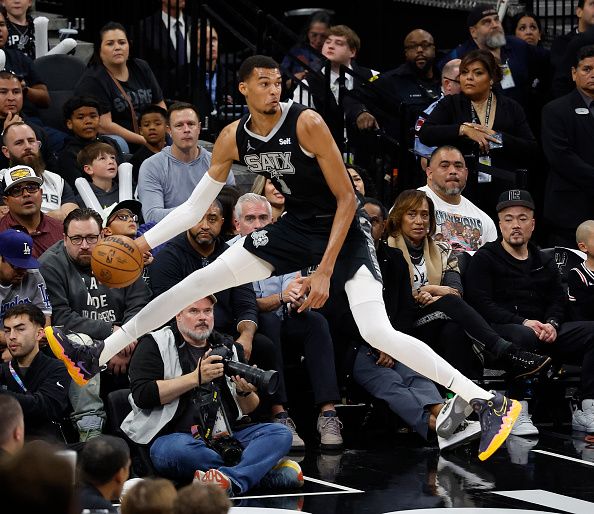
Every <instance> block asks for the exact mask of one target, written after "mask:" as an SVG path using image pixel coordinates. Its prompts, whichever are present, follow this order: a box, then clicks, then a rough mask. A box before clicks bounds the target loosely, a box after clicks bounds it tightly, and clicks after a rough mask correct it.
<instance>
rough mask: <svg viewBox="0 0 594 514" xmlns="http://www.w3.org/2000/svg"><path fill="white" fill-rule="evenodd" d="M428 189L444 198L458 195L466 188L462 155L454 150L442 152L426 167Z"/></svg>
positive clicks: (465, 170) (466, 176) (466, 172)
mask: <svg viewBox="0 0 594 514" xmlns="http://www.w3.org/2000/svg"><path fill="white" fill-rule="evenodd" d="M426 171H427V182H428V184H429V187H430V188H431V189H433V190H435V191H437V192H438V193H442V194H444V195H446V196H457V195H459V194H460V193H461V192H462V191H463V190H464V187H465V186H466V179H467V178H468V169H466V164H465V163H464V158H463V157H462V154H461V153H460V152H458V151H456V150H442V151H441V152H439V153H438V154H437V155H435V156H434V157H433V160H432V162H431V163H430V164H429V166H427V170H426Z"/></svg>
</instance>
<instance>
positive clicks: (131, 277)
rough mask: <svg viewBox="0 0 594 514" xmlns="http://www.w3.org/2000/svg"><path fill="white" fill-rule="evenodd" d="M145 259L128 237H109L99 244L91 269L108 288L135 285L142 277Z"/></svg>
mask: <svg viewBox="0 0 594 514" xmlns="http://www.w3.org/2000/svg"><path fill="white" fill-rule="evenodd" d="M143 262H144V261H143V258H142V254H141V253H140V250H139V249H138V247H137V246H136V243H135V242H134V241H133V240H132V239H130V238H129V237H126V236H109V237H106V238H105V239H104V240H103V241H101V242H99V243H98V244H97V246H95V248H94V249H93V253H92V255H91V269H92V270H93V274H94V275H95V276H96V277H97V280H99V282H101V283H102V284H105V285H106V286H108V287H113V288H120V287H126V286H129V285H130V284H133V283H134V282H135V281H136V280H138V278H139V277H140V275H142V269H143V267H144V265H143Z"/></svg>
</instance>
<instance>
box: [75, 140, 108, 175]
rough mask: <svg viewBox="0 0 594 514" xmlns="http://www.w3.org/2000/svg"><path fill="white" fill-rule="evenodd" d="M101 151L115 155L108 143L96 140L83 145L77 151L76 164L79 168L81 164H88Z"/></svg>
mask: <svg viewBox="0 0 594 514" xmlns="http://www.w3.org/2000/svg"><path fill="white" fill-rule="evenodd" d="M102 153H106V154H107V155H113V156H116V155H117V152H116V150H115V148H114V147H113V146H111V145H110V144H109V143H104V142H103V141H97V142H95V143H91V144H90V145H87V146H85V147H84V148H83V149H82V150H81V151H80V152H78V155H77V156H76V162H78V165H79V166H80V167H81V168H82V167H83V166H88V165H89V164H92V162H93V161H94V160H95V159H96V158H97V157H99V156H100V155H101V154H102Z"/></svg>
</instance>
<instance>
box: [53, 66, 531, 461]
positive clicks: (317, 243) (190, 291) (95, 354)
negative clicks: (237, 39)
mask: <svg viewBox="0 0 594 514" xmlns="http://www.w3.org/2000/svg"><path fill="white" fill-rule="evenodd" d="M239 80H240V83H239V90H240V92H241V93H242V94H243V95H244V96H245V99H246V102H247V106H248V108H249V114H248V115H245V116H244V117H243V118H241V119H240V120H238V121H236V122H233V123H231V124H230V125H228V126H227V127H225V128H224V129H223V130H222V132H221V134H220V135H219V137H218V139H217V141H216V143H215V146H214V149H213V153H212V164H211V167H210V170H209V171H208V173H207V174H206V175H205V176H204V178H203V179H202V180H201V181H200V183H199V184H198V185H197V186H196V188H195V189H194V191H193V192H192V194H191V196H190V198H189V199H188V200H187V201H186V202H185V203H184V204H182V205H180V206H179V207H178V208H177V209H175V210H174V211H172V212H171V213H169V214H168V215H167V216H166V217H165V218H164V219H163V220H162V221H161V222H160V223H158V224H157V225H156V226H155V227H153V228H152V229H151V230H149V231H148V232H146V233H145V234H144V236H142V237H140V238H138V239H137V240H136V242H137V244H138V248H139V250H140V251H141V252H145V251H148V250H149V249H150V248H154V247H155V246H157V245H160V244H162V243H163V242H165V241H167V240H168V239H170V238H172V237H174V236H175V235H177V234H178V233H180V232H182V231H184V230H187V229H188V228H190V227H191V226H193V225H194V224H195V223H196V222H197V221H198V220H200V219H201V217H202V216H203V215H204V213H205V211H206V210H207V208H208V206H209V205H210V204H211V203H212V201H213V200H214V199H215V198H216V196H217V194H218V193H219V191H220V190H221V188H222V187H223V186H224V184H225V180H226V178H227V175H228V174H229V170H230V168H231V164H232V163H233V161H240V162H243V163H245V164H246V165H247V167H248V168H249V169H250V171H252V172H254V173H258V174H261V175H264V176H266V177H268V178H270V179H271V180H272V182H273V183H274V185H275V187H276V188H277V189H278V190H279V191H281V192H282V193H283V194H284V195H285V198H286V203H285V206H286V213H285V214H284V215H283V216H282V217H281V218H280V220H279V221H277V222H276V223H274V224H272V225H268V226H266V227H265V228H263V229H262V230H257V231H255V232H252V233H251V234H250V235H249V236H246V237H245V238H244V239H242V240H239V241H238V242H237V243H236V244H234V245H233V246H232V247H231V248H230V249H229V250H227V251H226V252H225V253H223V254H222V255H221V256H220V257H219V258H218V259H216V260H215V261H214V262H213V263H211V264H210V265H209V266H206V267H205V268H202V269H200V270H197V271H195V272H194V273H192V274H191V275H189V276H188V277H187V278H185V279H184V280H183V281H182V282H180V283H179V284H177V285H175V286H174V287H172V288H171V289H170V290H169V291H167V292H166V293H164V294H162V295H161V296H159V297H158V298H156V299H155V300H153V301H152V302H151V303H149V304H148V305H147V306H146V307H145V308H144V309H143V310H142V311H140V312H139V313H138V314H137V315H136V316H135V317H134V318H133V319H131V320H130V321H129V322H128V323H125V324H124V325H123V326H122V327H121V329H120V330H118V331H117V332H114V333H113V334H112V335H111V336H109V337H108V338H107V339H106V340H105V341H96V342H95V344H94V345H93V346H84V345H79V344H75V343H73V342H72V341H71V340H70V339H69V338H67V337H66V335H65V333H64V332H63V331H62V330H61V329H60V328H58V327H48V328H47V331H46V333H47V338H48V341H49V343H50V346H51V348H52V350H53V352H54V353H55V354H56V356H58V357H59V358H61V359H62V360H63V361H64V362H65V364H66V366H67V368H68V370H69V372H70V373H71V375H72V377H73V379H74V380H75V381H76V382H77V383H80V384H84V383H85V382H86V381H87V380H89V379H90V378H91V377H92V376H93V375H95V374H96V373H98V372H99V371H101V368H102V366H104V365H105V363H106V362H107V361H108V360H109V359H110V358H111V357H112V356H113V355H115V354H116V353H117V352H119V351H120V350H121V349H122V348H124V347H125V346H126V345H128V344H129V343H130V342H131V341H133V340H135V339H138V338H139V337H140V336H142V335H143V334H145V333H147V332H148V331H150V330H154V329H156V328H158V327H160V326H161V325H163V324H165V323H166V322H167V321H168V320H170V319H171V318H173V317H174V316H175V314H176V313H178V312H179V311H180V310H181V309H183V308H184V307H185V306H187V305H189V304H190V303H192V302H194V301H196V299H198V298H203V297H205V296H208V295H209V294H212V293H216V292H218V291H221V290H224V289H228V288H230V287H234V286H237V285H240V284H244V283H246V282H253V281H255V280H263V279H265V278H268V277H269V276H271V275H272V274H278V275H282V274H285V273H290V272H293V271H294V270H296V269H302V268H305V267H308V266H311V265H316V264H317V265H318V267H317V270H316V271H315V273H313V275H311V277H309V278H307V279H305V280H304V284H303V288H304V289H303V290H302V291H303V292H305V291H307V293H308V296H307V299H306V300H305V302H304V303H303V304H302V305H301V307H300V309H299V311H303V310H305V309H308V308H314V309H316V308H319V307H322V306H323V305H324V303H325V302H326V300H327V299H328V295H329V288H330V279H331V278H332V279H333V280H334V281H335V283H336V284H338V286H339V289H337V290H342V289H344V291H345V292H346V295H347V297H348V301H349V305H350V308H351V310H352V313H353V316H354V318H355V321H356V323H357V326H358V327H359V330H360V332H361V335H362V336H363V338H364V339H365V340H366V341H367V342H368V343H369V344H371V345H372V346H374V347H375V348H377V349H379V350H381V351H383V352H385V353H387V354H388V355H390V356H392V357H393V358H394V359H396V360H398V361H400V362H402V363H403V364H405V365H407V366H409V367H410V368H412V369H414V370H415V371H418V372H419V373H421V374H423V375H425V376H426V377H428V378H430V379H431V380H434V381H435V382H437V383H439V384H441V385H443V386H445V387H447V388H449V389H451V390H452V391H454V392H455V393H457V396H456V397H455V401H454V402H452V407H451V408H450V409H442V411H445V412H446V413H447V414H446V413H444V414H443V416H441V414H440V416H441V417H442V419H438V423H437V424H438V433H439V434H440V435H442V437H443V436H446V437H447V436H448V435H450V434H451V432H453V430H454V429H455V428H457V426H458V425H459V424H460V423H461V421H462V419H463V418H464V410H465V409H464V407H467V402H468V403H470V405H471V406H472V408H473V409H474V410H475V411H476V412H477V413H478V415H479V419H480V422H481V431H482V436H481V443H480V447H479V458H480V459H481V460H485V459H486V458H488V457H489V456H490V455H492V454H493V452H494V451H495V450H496V449H497V448H498V447H499V446H500V445H501V444H502V443H503V441H504V440H505V439H506V438H507V436H508V434H509V432H510V430H511V428H512V426H513V424H514V423H515V420H516V418H517V416H518V414H519V413H520V410H521V407H520V405H519V402H517V401H515V400H509V399H508V398H506V397H505V396H503V395H501V394H499V393H492V392H487V391H485V390H484V389H482V388H480V387H479V386H477V385H476V384H474V383H473V382H472V381H471V380H469V379H467V378H466V377H465V376H464V375H462V374H461V373H460V372H458V371H457V370H456V369H455V368H453V367H452V366H451V365H449V364H448V363H447V362H446V361H445V360H443V359H442V358H441V357H439V356H438V355H437V354H435V353H434V352H433V351H432V350H431V349H430V348H429V347H428V346H427V345H425V344H424V343H422V342H421V341H419V340H417V339H415V338H413V337H410V336H408V335H406V334H403V333H401V332H397V331H396V330H394V329H393V328H392V325H391V324H390V321H389V319H388V316H387V315H386V311H385V307H384V303H383V300H382V283H381V277H380V271H379V267H378V264H377V262H376V257H375V250H374V245H373V240H372V239H371V234H370V223H369V221H368V219H367V218H366V217H365V215H364V214H363V212H364V211H363V209H362V207H361V206H360V205H358V201H357V198H356V196H355V194H354V189H353V186H352V184H351V182H350V179H349V175H348V173H347V171H346V168H345V165H344V163H343V161H342V159H341V155H340V152H339V151H338V148H337V146H336V144H335V143H334V140H333V139H332V136H331V134H330V131H329V130H328V127H327V126H326V124H325V123H324V121H323V120H322V118H321V116H320V115H319V114H317V113H316V112H315V111H313V110H310V109H307V108H306V107H304V106H301V105H299V104H295V103H292V102H288V103H286V104H284V103H280V94H281V80H282V79H281V74H280V71H279V68H278V64H277V63H276V62H275V61H274V60H272V59H271V58H269V57H265V56H258V55H256V56H252V57H249V58H247V59H246V60H245V61H244V62H243V64H242V65H241V67H240V69H239ZM467 412H468V409H467Z"/></svg>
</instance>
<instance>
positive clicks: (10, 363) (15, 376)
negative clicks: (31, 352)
mask: <svg viewBox="0 0 594 514" xmlns="http://www.w3.org/2000/svg"><path fill="white" fill-rule="evenodd" d="M8 369H9V370H10V374H11V375H12V378H14V381H15V382H16V383H17V384H18V385H19V387H20V388H21V389H22V390H23V392H25V393H26V392H28V391H27V388H26V387H25V384H23V381H22V380H21V377H19V376H18V375H17V372H16V371H15V370H14V368H13V367H12V362H9V363H8Z"/></svg>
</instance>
